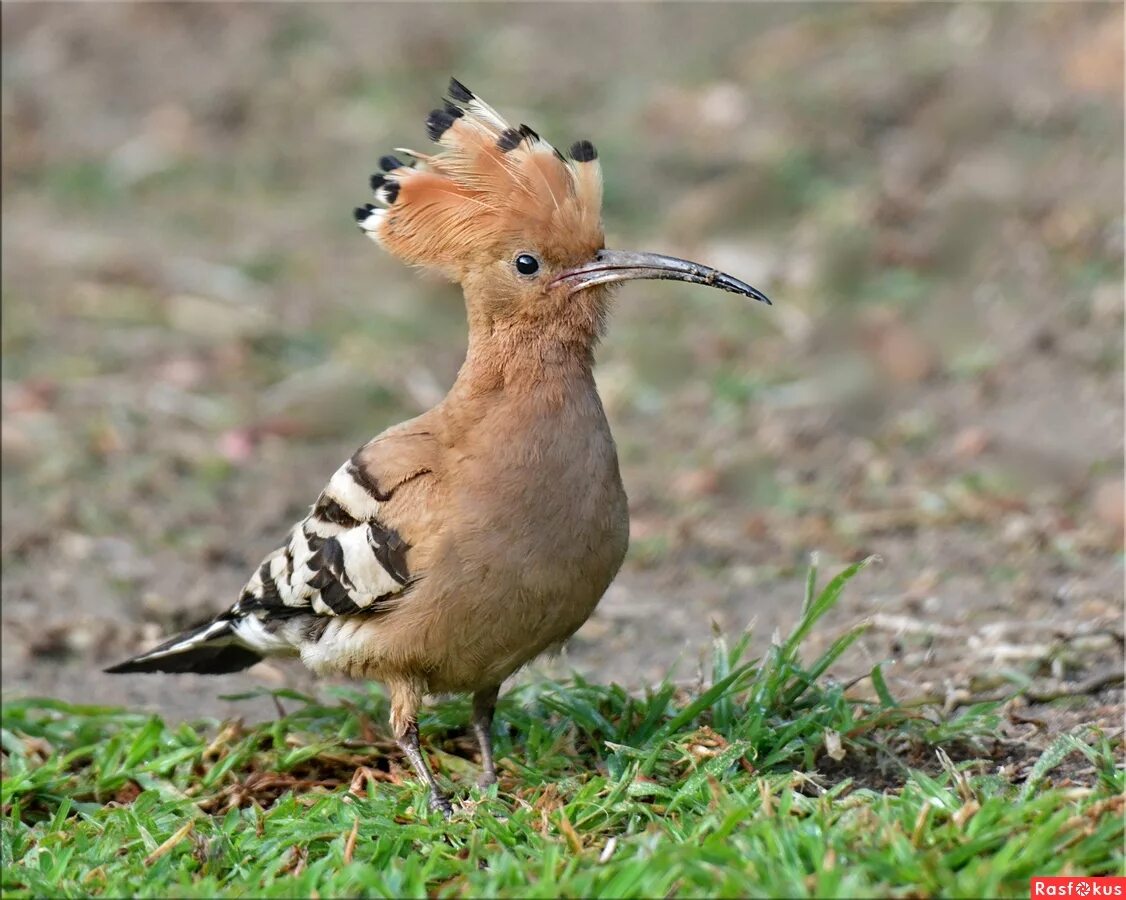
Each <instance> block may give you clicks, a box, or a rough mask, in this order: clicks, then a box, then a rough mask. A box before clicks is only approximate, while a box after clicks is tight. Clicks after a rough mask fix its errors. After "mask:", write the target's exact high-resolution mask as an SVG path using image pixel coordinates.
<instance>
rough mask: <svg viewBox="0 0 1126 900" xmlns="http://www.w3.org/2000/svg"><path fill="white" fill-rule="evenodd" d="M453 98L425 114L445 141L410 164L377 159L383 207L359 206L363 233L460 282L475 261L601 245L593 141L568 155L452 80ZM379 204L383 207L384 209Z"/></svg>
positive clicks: (433, 133)
mask: <svg viewBox="0 0 1126 900" xmlns="http://www.w3.org/2000/svg"><path fill="white" fill-rule="evenodd" d="M449 92H450V97H451V99H450V100H447V101H446V104H445V106H444V108H442V109H436V110H434V111H433V112H432V113H431V114H430V116H429V117H428V118H427V122H426V125H427V131H428V132H429V134H430V137H431V139H432V140H434V141H436V142H437V143H438V144H439V145H440V146H441V147H442V150H441V152H439V153H437V154H434V155H426V154H422V153H415V152H414V151H410V150H399V151H397V152H400V153H403V154H404V155H407V156H410V157H411V158H412V159H413V160H414V161H415V164H414V165H413V166H408V165H405V164H403V163H402V162H401V161H400V160H399V159H398V158H397V157H393V156H387V157H384V158H383V160H381V165H382V167H383V168H384V169H385V170H386V173H385V174H377V175H373V176H372V187H373V189H374V190H375V199H376V201H377V203H379V204H380V206H379V207H377V206H375V205H373V204H367V205H366V206H364V207H361V208H359V209H357V210H356V220H357V222H358V223H359V225H360V227H361V228H362V229H363V231H364V232H366V233H367V234H368V236H369V237H371V238H373V239H374V240H375V241H377V242H378V243H379V244H381V245H382V246H384V247H385V248H386V249H388V250H389V251H390V252H391V253H393V254H395V255H396V256H398V257H399V258H401V259H403V260H405V261H406V262H408V263H413V264H416V265H424V266H433V267H436V268H438V269H440V270H442V271H444V272H445V273H446V274H448V275H450V276H451V277H454V278H457V277H458V276H459V275H460V273H461V272H463V271H464V269H465V267H466V266H467V265H468V264H470V263H471V262H472V261H473V260H474V259H478V258H481V257H482V255H484V256H485V257H490V256H494V257H495V256H496V255H497V254H498V253H502V252H508V251H511V250H512V248H514V247H519V248H520V249H521V250H533V251H538V252H540V253H543V254H545V255H548V256H549V257H550V256H563V257H565V256H567V255H581V254H584V253H591V252H593V251H595V250H597V249H599V248H600V247H601V246H602V222H601V211H602V174H601V167H600V166H599V164H598V154H597V152H595V150H594V147H593V145H592V144H591V143H590V142H589V141H579V142H577V143H575V144H574V145H573V146H572V147H571V155H570V159H568V158H566V157H564V156H563V155H562V154H561V153H559V152H558V151H557V150H555V148H554V147H552V146H551V145H550V144H548V143H547V142H546V141H544V140H543V139H542V138H540V136H539V135H538V134H536V133H535V132H534V131H533V130H532V129H531V128H529V127H528V126H527V125H521V126H520V127H519V128H513V127H511V126H510V125H509V124H508V123H507V122H506V121H505V120H504V119H503V118H501V117H500V115H499V114H498V113H497V112H496V111H495V110H493V109H492V107H490V106H489V105H488V104H486V103H484V102H483V101H482V100H480V99H479V98H478V97H477V96H476V95H474V94H473V93H472V92H471V91H469V90H468V89H467V88H466V87H465V86H464V85H462V84H461V83H460V82H459V81H457V80H455V79H451V80H450V89H449ZM380 207H382V208H380Z"/></svg>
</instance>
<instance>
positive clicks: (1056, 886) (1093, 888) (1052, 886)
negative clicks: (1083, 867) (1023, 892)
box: [1029, 875, 1126, 898]
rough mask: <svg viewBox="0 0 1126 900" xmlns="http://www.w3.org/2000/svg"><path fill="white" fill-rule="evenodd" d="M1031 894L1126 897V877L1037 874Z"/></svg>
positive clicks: (1033, 895)
mask: <svg viewBox="0 0 1126 900" xmlns="http://www.w3.org/2000/svg"><path fill="white" fill-rule="evenodd" d="M1029 894H1030V895H1031V896H1032V897H1034V898H1035V897H1091V898H1094V897H1126V878H1123V877H1119V876H1106V877H1091V876H1078V875H1056V876H1052V877H1048V876H1036V877H1035V878H1033V879H1032V883H1031V885H1030V889H1029Z"/></svg>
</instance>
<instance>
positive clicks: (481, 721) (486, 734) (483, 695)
mask: <svg viewBox="0 0 1126 900" xmlns="http://www.w3.org/2000/svg"><path fill="white" fill-rule="evenodd" d="M499 691H500V685H499V684H498V685H494V686H493V687H490V688H485V689H484V690H482V691H478V692H477V693H476V694H474V695H473V733H474V734H476V735H477V743H478V744H480V746H481V777H480V778H478V779H477V784H478V785H480V786H481V787H488V786H489V785H490V784H496V783H497V767H496V764H495V763H494V762H493V713H494V712H496V708H497V693H498V692H499Z"/></svg>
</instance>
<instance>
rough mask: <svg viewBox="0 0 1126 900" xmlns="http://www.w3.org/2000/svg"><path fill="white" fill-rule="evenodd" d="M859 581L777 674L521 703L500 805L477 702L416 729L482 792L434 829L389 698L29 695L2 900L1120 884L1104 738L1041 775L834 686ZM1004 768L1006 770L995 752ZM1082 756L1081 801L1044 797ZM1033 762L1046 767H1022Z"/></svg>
mask: <svg viewBox="0 0 1126 900" xmlns="http://www.w3.org/2000/svg"><path fill="white" fill-rule="evenodd" d="M861 565H863V564H857V565H855V566H852V567H851V568H849V569H847V570H846V571H845V572H843V573H841V574H840V575H839V576H837V577H836V578H834V579H833V580H832V581H831V582H829V584H828V585H826V586H825V587H824V588H823V589H821V590H818V589H817V588H816V572H815V571H814V570H811V572H810V575H809V580H808V582H807V592H806V598H805V603H804V607H803V611H802V616H801V619H800V621H799V624H798V625H797V627H796V628H795V629H794V631H793V633H792V634H791V635H790V636H789V637H788V638H786V639H785V640H782V641H779V642H776V643H775V644H773V645H772V646H771V648H770V650H769V651H768V653H767V654H766V655H765V657H764V658H762V659H761V660H752V661H748V660H745V659H744V657H745V653H746V650H747V640H746V638H745V637H744V638H742V639H740V640H738V641H736V642H735V643H734V644H733V645H732V646H730V647H729V646H727V644H726V642H725V641H724V640H723V639H722V638H719V637H717V639H716V641H715V649H714V655H713V660H712V666H711V668H712V671H711V677H710V678H709V679H708V680H707V681H706V682H705V683H702V684H700V685H699V686H697V687H695V688H684V687H681V686H677V685H676V684H674V683H672V682H671V681H667V682H666V683H664V684H662V685H660V686H659V687H657V688H656V689H654V690H651V691H649V692H648V693H646V694H645V695H644V696H636V695H633V694H630V693H629V692H627V691H625V690H623V689H622V688H620V687H618V686H615V685H611V686H603V685H596V684H591V683H589V682H586V681H584V680H582V679H581V678H577V677H576V678H573V679H572V680H571V681H570V682H568V683H566V684H554V683H539V684H532V685H527V686H524V687H522V688H520V689H518V690H516V691H514V692H513V693H511V694H509V695H508V696H507V697H506V698H505V699H504V700H502V704H501V708H500V712H499V716H498V727H497V732H498V746H497V749H498V752H499V753H500V755H501V757H502V764H501V765H502V771H501V784H500V789H499V791H498V790H497V789H496V788H494V789H491V790H490V791H484V792H483V791H480V790H479V789H478V788H476V787H472V788H468V789H467V788H466V787H465V786H466V785H471V784H472V783H473V780H474V778H475V775H476V766H475V765H474V764H473V763H472V762H471V761H470V760H471V759H472V758H473V757H474V753H473V744H472V741H471V740H470V739H469V737H468V736H467V733H466V732H467V729H466V720H467V717H468V708H467V704H466V703H465V702H463V701H450V702H446V703H442V704H440V705H438V706H436V707H434V708H433V709H432V710H430V711H429V712H428V714H427V715H426V717H425V719H424V721H423V723H422V725H423V731H424V734H425V736H426V739H427V740H428V752H429V753H430V755H431V758H432V759H433V760H434V762H435V763H436V764H437V767H438V769H439V771H440V772H441V775H442V777H444V778H446V779H448V780H452V781H454V782H455V790H456V792H457V793H458V794H459V796H461V797H463V798H464V804H463V807H462V809H461V810H460V811H459V812H458V813H457V814H456V815H455V818H454V819H453V821H451V822H448V823H447V822H445V821H443V820H442V819H441V818H440V817H437V816H436V815H435V814H432V813H430V812H429V811H428V810H427V807H426V804H425V799H424V796H423V793H422V791H421V789H420V788H419V786H418V785H417V784H416V782H415V781H414V780H413V779H412V778H410V777H409V776H408V775H407V774H406V773H404V772H403V770H402V768H401V766H400V763H399V760H398V754H397V752H395V750H394V747H393V745H392V744H391V742H390V741H389V740H387V739H386V737H385V736H383V732H382V730H381V729H379V728H376V727H375V726H374V725H373V724H372V723H373V722H377V721H381V720H382V717H383V716H384V715H385V712H386V702H385V699H384V698H383V696H382V695H381V694H380V693H378V692H377V691H375V690H371V691H366V692H365V691H361V690H350V691H347V692H342V693H341V695H340V700H341V702H340V704H339V705H334V706H321V705H318V704H317V703H315V702H313V701H312V700H310V699H309V698H303V697H300V696H298V695H294V694H291V693H289V692H284V691H283V692H278V693H277V694H276V695H275V696H276V697H277V698H278V699H279V703H281V702H283V701H284V702H287V703H288V702H290V700H291V699H296V700H298V701H299V702H300V703H301V708H300V709H296V710H295V711H293V712H291V713H289V714H286V715H281V716H280V717H279V718H278V719H277V720H276V721H274V722H269V723H265V724H261V725H257V726H254V727H252V728H244V727H242V726H241V725H240V724H239V723H237V722H228V723H222V724H220V723H208V724H203V725H201V726H198V727H193V726H190V725H186V724H185V725H179V726H170V725H169V724H167V723H166V722H164V721H162V720H161V719H159V718H156V717H151V716H145V715H141V714H137V713H130V712H124V711H121V710H113V709H105V708H97V707H75V706H69V705H65V704H62V703H59V702H56V701H50V700H20V701H13V702H9V703H6V704H5V707H4V712H3V733H2V737H3V751H4V768H3V796H2V802H3V834H2V851H3V858H4V870H3V890H4V894H5V896H12V897H21V896H22V897H28V896H68V897H69V896H142V897H144V896H168V895H174V896H184V897H209V896H218V895H223V896H243V895H249V896H285V897H289V896H295V897H297V896H355V895H364V896H433V895H438V896H450V895H471V896H477V895H508V896H533V897H546V896H666V895H673V894H675V895H685V896H697V895H706V896H864V895H893V896H939V895H941V896H992V895H1010V896H1011V895H1019V894H1026V893H1027V891H1028V880H1029V878H1030V877H1031V876H1032V875H1044V874H1055V873H1070V874H1116V873H1120V872H1121V871H1122V868H1123V855H1122V841H1123V820H1122V812H1123V788H1124V784H1123V773H1122V771H1121V770H1120V769H1119V768H1118V767H1117V766H1116V764H1115V757H1114V748H1113V747H1112V746H1111V745H1110V742H1109V741H1108V740H1107V739H1105V738H1104V737H1102V736H1100V735H1097V734H1096V735H1093V736H1092V739H1091V740H1088V741H1083V740H1079V739H1078V738H1077V737H1075V736H1072V735H1063V736H1061V737H1060V738H1058V739H1057V740H1056V741H1055V743H1053V744H1052V745H1051V746H1050V747H1049V748H1048V749H1047V750H1046V751H1044V752H1043V754H1042V755H1041V756H1040V757H1039V759H1037V760H1036V761H1035V762H1033V763H1032V764H1031V766H1030V767H1028V766H1025V767H1023V768H1022V766H1021V765H1020V764H1019V761H1016V757H1014V756H1013V755H1012V753H1011V751H1012V748H1011V747H1010V746H1008V745H1004V744H1002V743H1000V742H998V741H997V740H996V738H995V737H993V735H995V734H996V731H997V727H998V712H997V710H996V708H995V706H993V705H991V706H984V707H978V708H971V709H968V710H966V711H964V712H963V713H962V714H961V715H959V716H957V717H953V718H951V717H941V716H938V715H924V714H923V713H922V712H920V711H919V710H917V709H910V708H907V707H905V706H901V705H899V704H898V703H897V702H896V700H895V698H893V697H892V696H891V694H890V693H889V691H888V689H887V686H886V684H885V682H884V679H883V677H882V674H881V671H880V668H879V666H876V667H875V668H874V669H873V670H872V672H871V673H870V676H869V677H870V680H871V683H872V685H873V687H874V696H875V698H876V699H874V700H872V701H861V700H857V699H854V698H852V697H851V694H850V691H849V690H848V689H847V686H844V685H841V684H838V683H835V682H833V681H832V680H830V679H829V678H827V676H826V675H825V673H826V671H827V670H828V669H829V667H830V666H831V665H832V664H833V663H834V662H835V661H836V660H837V659H838V658H840V656H841V655H842V654H844V653H845V652H846V651H847V650H848V648H849V646H850V645H851V644H852V642H853V641H854V640H855V639H856V637H857V636H858V634H859V633H860V629H854V630H852V631H849V632H847V633H846V634H844V635H843V636H841V637H840V638H838V639H837V640H836V641H835V642H834V643H832V644H831V645H830V647H829V649H828V650H826V651H825V652H824V653H823V654H822V655H821V656H820V657H818V658H817V659H814V660H812V661H808V662H805V661H803V660H802V658H801V653H800V650H801V645H802V643H803V641H804V640H805V638H806V637H807V636H808V635H809V633H810V632H811V630H812V629H813V628H814V627H815V626H816V624H817V622H818V620H819V619H820V618H821V617H822V616H823V615H824V614H825V613H826V612H827V611H828V610H829V609H830V608H831V607H832V606H833V605H834V604H835V603H836V601H837V599H838V597H839V596H840V593H841V591H842V590H843V589H844V587H845V585H846V583H847V581H848V579H849V578H851V577H852V576H853V575H854V574H855V573H856V571H857V570H858V568H859V567H860V566H861ZM999 748H1002V751H1001V752H1002V757H1003V758H1002V760H1001V761H1006V760H1007V761H1008V763H1009V764H1008V765H1006V766H1004V767H1001V768H999V767H998V765H997V762H998V750H999ZM1076 755H1078V758H1080V759H1083V758H1084V757H1085V758H1086V759H1085V761H1086V762H1089V764H1090V766H1089V767H1088V770H1087V771H1088V773H1089V774H1090V778H1089V779H1088V782H1089V783H1088V784H1086V785H1084V786H1079V785H1076V784H1075V783H1074V782H1069V781H1067V780H1064V781H1063V782H1062V784H1060V785H1052V784H1051V783H1050V776H1051V773H1052V772H1053V770H1056V769H1057V767H1059V766H1060V765H1061V764H1062V763H1063V762H1064V761H1065V760H1066V759H1068V758H1074V757H1075V756H1076ZM1029 762H1031V761H1029Z"/></svg>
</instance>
